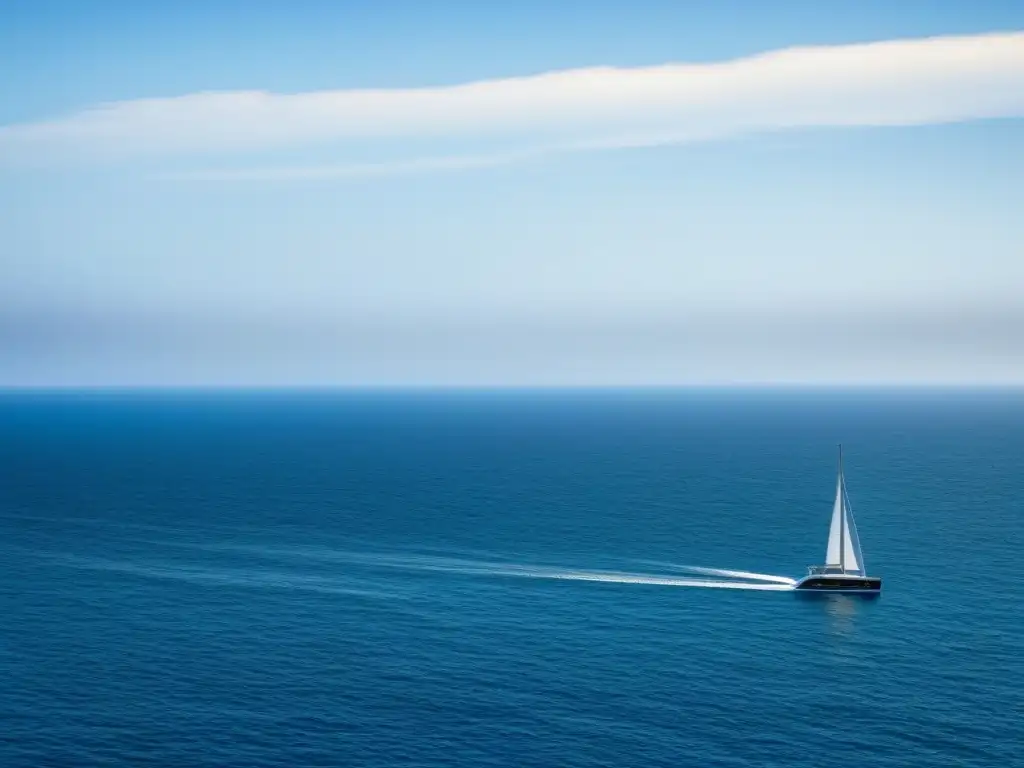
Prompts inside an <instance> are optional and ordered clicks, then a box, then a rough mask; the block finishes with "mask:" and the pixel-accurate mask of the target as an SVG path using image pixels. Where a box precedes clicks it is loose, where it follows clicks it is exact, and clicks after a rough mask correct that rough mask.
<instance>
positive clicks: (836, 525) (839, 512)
mask: <svg viewBox="0 0 1024 768" xmlns="http://www.w3.org/2000/svg"><path fill="white" fill-rule="evenodd" d="M844 539H845V532H844V531H843V478H842V475H840V477H839V480H838V481H837V483H836V502H835V504H834V505H833V506H832V525H831V526H829V529H828V549H827V550H826V551H825V565H827V566H832V567H834V568H838V567H839V565H840V563H841V562H842V560H843V557H841V556H840V554H839V553H840V551H841V548H842V545H843V543H844Z"/></svg>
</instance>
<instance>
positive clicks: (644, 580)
mask: <svg viewBox="0 0 1024 768" xmlns="http://www.w3.org/2000/svg"><path fill="white" fill-rule="evenodd" d="M508 575H510V576H526V577H529V578H533V579H565V580H569V581H603V582H609V583H613V584H653V585H657V586H662V587H704V588H708V589H748V590H761V591H775V592H781V591H788V590H790V589H792V585H791V584H769V583H765V582H761V583H743V582H741V581H714V580H712V579H678V578H673V577H671V576H650V575H647V574H641V573H602V572H600V571H555V570H546V569H545V570H516V571H513V572H509V573H508Z"/></svg>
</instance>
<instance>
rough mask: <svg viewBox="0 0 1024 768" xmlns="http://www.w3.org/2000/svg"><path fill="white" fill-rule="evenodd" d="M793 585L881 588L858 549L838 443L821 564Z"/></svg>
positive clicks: (839, 589) (866, 590) (829, 588)
mask: <svg viewBox="0 0 1024 768" xmlns="http://www.w3.org/2000/svg"><path fill="white" fill-rule="evenodd" d="M793 588H794V589H799V590H803V591H807V592H811V591H813V592H861V593H871V594H877V593H878V592H881V591H882V580H881V579H880V578H878V577H876V576H868V575H867V571H866V569H865V566H864V554H863V553H862V552H861V549H860V537H858V536H857V525H856V523H854V521H853V511H852V510H851V509H850V497H849V496H848V495H847V493H846V480H845V478H844V477H843V447H842V446H839V479H838V480H837V481H836V500H835V504H834V505H833V506H832V525H831V527H830V528H829V531H828V548H827V549H826V550H825V565H812V566H811V567H810V568H808V569H807V575H806V576H804V577H803V578H802V579H800V580H799V581H798V582H797V583H796V585H795V586H794V587H793Z"/></svg>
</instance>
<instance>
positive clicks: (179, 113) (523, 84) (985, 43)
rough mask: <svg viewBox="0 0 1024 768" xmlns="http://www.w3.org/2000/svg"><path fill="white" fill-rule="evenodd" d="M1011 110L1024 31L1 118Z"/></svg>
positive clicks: (726, 129)
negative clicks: (456, 82)
mask: <svg viewBox="0 0 1024 768" xmlns="http://www.w3.org/2000/svg"><path fill="white" fill-rule="evenodd" d="M998 117H1024V32H1011V33H999V34H988V35H973V36H959V37H937V38H927V39H917V40H895V41H886V42H876V43H867V44H857V45H843V46H819V47H802V48H788V49H784V50H779V51H774V52H769V53H764V54H760V55H756V56H751V57H747V58H742V59H736V60H733V61H727V62H719V63H707V64H666V65H663V66H654V67H639V68H613V67H596V68H587V69H573V70H565V71H558V72H550V73H546V74H539V75H533V76H528V77H519V78H508V79H498V80H484V81H478V82H471V83H466V84H461V85H453V86H444V87H424V88H407V89H376V90H372V89H352V90H336V91H320V92H310V93H297V94H275V93H266V92H261V91H245V92H215V93H195V94H189V95H184V96H178V97H173V98H153V99H139V100H132V101H122V102H114V103H110V104H103V105H99V106H96V107H92V108H89V109H85V110H82V111H80V112H76V113H73V114H70V115H68V116H65V117H61V118H57V119H53V120H47V121H42V122H35V123H24V124H16V125H8V126H4V127H0V160H5V161H7V162H11V161H15V160H18V159H25V158H28V159H40V158H42V159H46V158H53V157H56V156H62V155H63V156H64V157H68V156H70V157H77V158H89V159H97V158H99V159H106V160H116V159H123V158H126V157H133V156H143V157H147V156H148V157H152V156H157V157H159V156H164V155H168V154H178V155H180V154H186V155H187V154H192V153H203V154H208V153H225V152H254V151H257V152H258V151H268V150H288V149H298V148H308V147H315V146H334V147H337V146H342V145H344V144H345V143H346V142H351V141H354V140H361V139H381V138H399V139H429V138H448V139H451V138H456V139H473V140H479V139H501V140H507V139H515V140H517V141H520V142H523V141H525V146H527V147H533V148H536V147H542V148H544V149H543V150H542V151H543V153H547V152H551V151H562V150H565V149H570V150H578V149H592V148H600V147H611V146H623V145H631V146H637V145H653V144H664V143H674V142H685V141H693V140H702V139H713V138H718V137H722V136H733V135H737V134H743V133H749V132H756V131H766V130H779V129H787V128H807V127H832V126H898V125H920V124H929V123H943V122H956V121H964V120H974V119H985V118H998ZM623 137H640V138H628V139H626V138H623ZM537 153H538V150H536V149H527V150H525V151H523V150H513V151H512V152H511V153H509V154H501V155H486V156H469V157H465V158H458V157H454V158H453V157H444V158H436V159H425V160H416V161H411V162H405V163H391V164H388V163H385V164H381V165H374V166H370V165H366V166H362V167H359V166H332V167H331V168H326V169H325V168H321V169H320V170H319V171H317V169H315V168H309V167H306V168H292V169H254V170H253V171H250V172H249V173H250V174H251V177H252V178H261V177H268V176H270V177H277V178H289V177H292V178H312V177H316V176H317V175H318V173H319V175H321V176H323V177H327V178H330V177H339V176H365V175H375V174H389V173H396V172H397V173H401V172H410V171H412V172H416V171H423V170H438V169H441V168H449V169H451V168H457V167H487V166H492V165H498V164H502V163H506V162H514V161H516V160H520V159H523V158H526V157H533V156H536V154H537ZM218 173H219V176H218ZM206 174H207V175H206V178H215V177H219V178H228V177H231V176H232V174H233V176H234V177H235V178H244V177H245V173H244V172H242V171H234V172H230V173H229V172H226V171H222V172H213V171H210V172H206ZM194 176H195V177H196V178H203V176H202V174H199V173H197V174H194Z"/></svg>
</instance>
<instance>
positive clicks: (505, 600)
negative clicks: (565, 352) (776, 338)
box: [0, 389, 1024, 768]
mask: <svg viewBox="0 0 1024 768" xmlns="http://www.w3.org/2000/svg"><path fill="white" fill-rule="evenodd" d="M839 442H842V443H843V447H844V456H845V468H846V478H847V483H848V487H849V493H850V498H851V502H852V506H853V510H854V513H855V515H856V519H857V524H858V526H859V529H860V539H861V542H862V544H863V549H864V555H865V559H866V562H867V567H868V570H869V572H870V573H871V574H873V575H879V576H881V577H882V578H883V579H884V590H883V593H882V595H881V596H880V597H878V598H877V599H865V598H862V597H853V596H839V595H833V596H818V597H816V598H806V597H804V598H801V597H800V596H799V595H797V594H795V593H793V592H792V591H790V590H789V589H788V588H787V585H786V583H785V578H786V577H799V576H801V575H803V573H804V572H805V568H806V566H807V565H812V564H817V563H820V562H821V561H822V559H823V558H824V550H825V542H826V538H827V533H828V525H829V519H830V515H831V504H832V498H833V495H834V492H835V477H836V453H837V452H836V444H837V443H839ZM0 468H2V469H0V616H2V621H0V726H2V727H0V766H3V768H20V767H21V766H25V767H26V768H41V767H43V766H46V767H49V766H132V767H136V766H158V767H161V768H162V767H163V766H167V767H171V766H174V767H175V768H181V767H185V766H188V767H192V766H238V767H239V768H241V767H243V766H245V767H246V768H260V767H262V766H381V767H384V766H403V767H405V766H408V767H412V766H416V767H419V768H433V767H435V766H437V767H440V766H509V767H510V768H511V767H512V766H515V767H516V768H528V767H531V766H537V767H538V768H539V767H542V766H543V767H544V768H575V767H577V766H578V767H581V768H582V767H584V766H645V767H646V766H690V765H692V766H704V767H710V766H732V767H736V768H739V767H741V766H742V767H746V766H750V767H751V768H753V767H754V766H758V767H759V768H761V767H764V766H786V767H787V768H799V767H801V766H822V765H829V764H837V765H851V764H855V765H860V766H1012V765H1024V756H1022V755H1024V752H1022V750H1024V608H1022V606H1024V579H1022V578H1021V563H1022V562H1024V560H1022V554H1024V504H1022V502H1021V498H1022V494H1024V487H1022V482H1021V481H1022V478H1024V392H1022V391H1016V392H1014V391H995V390H993V391H966V390H965V391H957V390H939V389H935V390H925V389H922V390H891V391H885V390H813V389H804V390H801V389H778V390H756V389H747V390H744V389H735V390H699V389H694V390H649V391H645V390H621V391H615V390H607V391H602V390H593V391H588V390H580V391H571V390H564V391H559V390H552V391H514V390H510V391H499V390H495V391H457V390H451V391H443V390H439V391H420V392H416V391H398V390H396V391H340V390H339V391H307V392H303V391H288V392H254V391H249V392H230V391H221V392H213V391H211V392H198V391H197V392H188V391H181V392H175V391H165V392H161V391H150V392H143V391H139V392H130V391H129V392H117V391H109V392H103V391H91V392H90V391H82V392H36V393H33V392H14V391H11V392H7V393H5V394H2V395H0ZM700 569H706V570H700ZM728 571H741V572H745V574H746V575H741V576H737V575H736V574H730V573H726V572H728ZM773 579H774V580H773Z"/></svg>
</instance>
